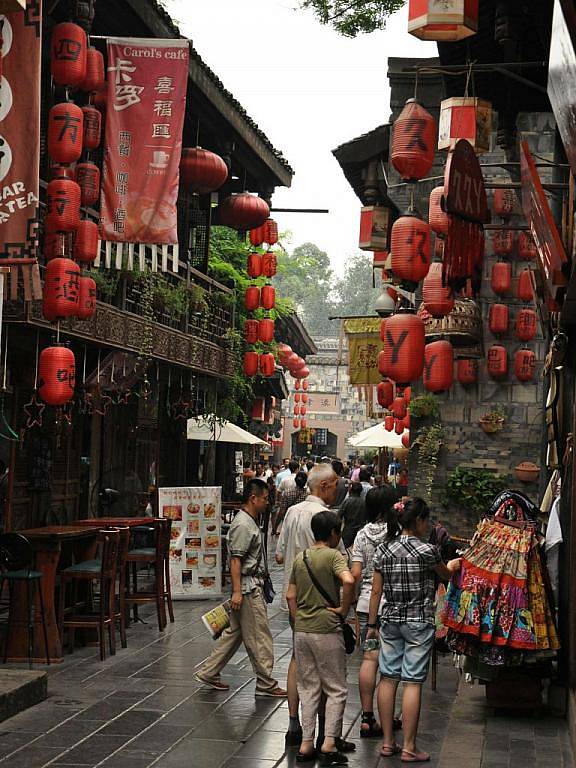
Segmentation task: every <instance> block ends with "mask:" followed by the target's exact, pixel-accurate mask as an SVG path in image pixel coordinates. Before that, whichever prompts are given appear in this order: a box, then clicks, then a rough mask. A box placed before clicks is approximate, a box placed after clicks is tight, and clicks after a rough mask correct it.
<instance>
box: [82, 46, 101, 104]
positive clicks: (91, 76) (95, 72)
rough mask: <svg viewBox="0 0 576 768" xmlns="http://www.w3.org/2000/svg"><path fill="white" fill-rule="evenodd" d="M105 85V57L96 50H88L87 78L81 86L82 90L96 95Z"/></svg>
mask: <svg viewBox="0 0 576 768" xmlns="http://www.w3.org/2000/svg"><path fill="white" fill-rule="evenodd" d="M105 84H106V75H105V72H104V56H102V54H101V53H100V51H99V50H97V49H96V48H88V50H87V51H86V76H85V77H84V80H82V83H81V84H80V90H81V91H85V92H86V93H94V92H95V91H99V90H101V89H102V88H104V86H105Z"/></svg>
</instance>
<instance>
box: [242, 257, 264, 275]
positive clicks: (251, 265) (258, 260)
mask: <svg viewBox="0 0 576 768" xmlns="http://www.w3.org/2000/svg"><path fill="white" fill-rule="evenodd" d="M246 272H247V273H248V277H250V278H252V280H255V279H256V278H257V277H260V275H261V274H262V256H260V254H259V253H250V254H249V255H248V260H247V262H246Z"/></svg>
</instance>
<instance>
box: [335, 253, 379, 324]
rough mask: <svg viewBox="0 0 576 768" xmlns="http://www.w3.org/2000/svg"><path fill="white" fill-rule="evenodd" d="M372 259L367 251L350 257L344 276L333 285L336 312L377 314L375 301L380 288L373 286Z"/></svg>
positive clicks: (341, 313)
mask: <svg viewBox="0 0 576 768" xmlns="http://www.w3.org/2000/svg"><path fill="white" fill-rule="evenodd" d="M372 260H373V257H372V254H371V253H366V251H357V252H356V253H354V254H352V256H349V257H348V260H347V262H346V268H345V270H344V275H343V277H341V278H338V279H336V280H335V282H334V285H333V294H334V298H335V302H334V309H335V314H337V315H375V313H374V303H375V301H376V299H377V298H378V296H379V294H380V290H379V289H378V288H373V287H372V280H373V270H372Z"/></svg>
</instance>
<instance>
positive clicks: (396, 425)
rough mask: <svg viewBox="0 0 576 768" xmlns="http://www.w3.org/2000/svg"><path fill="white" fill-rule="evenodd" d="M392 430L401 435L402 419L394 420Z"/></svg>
mask: <svg viewBox="0 0 576 768" xmlns="http://www.w3.org/2000/svg"><path fill="white" fill-rule="evenodd" d="M394 432H396V434H397V435H402V434H403V433H404V419H395V420H394Z"/></svg>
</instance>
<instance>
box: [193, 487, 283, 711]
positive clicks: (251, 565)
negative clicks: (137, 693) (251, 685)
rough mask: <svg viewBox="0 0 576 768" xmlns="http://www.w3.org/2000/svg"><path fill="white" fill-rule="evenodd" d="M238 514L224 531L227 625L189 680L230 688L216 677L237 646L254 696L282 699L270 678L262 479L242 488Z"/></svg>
mask: <svg viewBox="0 0 576 768" xmlns="http://www.w3.org/2000/svg"><path fill="white" fill-rule="evenodd" d="M243 502H244V509H241V510H240V511H239V512H238V514H237V515H236V517H235V518H234V520H233V521H232V524H231V526H230V530H229V531H228V551H229V553H230V575H231V579H232V597H231V598H230V607H231V609H232V610H231V613H230V626H229V627H227V628H226V629H225V630H224V632H223V633H222V635H221V637H220V639H219V640H218V643H217V645H216V647H215V648H214V650H213V651H212V653H211V655H210V656H209V657H208V658H207V659H206V660H205V661H203V662H202V664H200V666H199V667H198V668H197V669H196V673H195V675H194V677H195V678H196V680H198V681H199V682H201V683H204V685H208V686H210V687H211V688H215V689H216V690H217V691H227V690H228V689H229V688H230V686H229V685H228V684H227V683H224V682H222V680H221V679H220V673H221V671H222V670H223V669H224V667H225V666H226V664H228V662H229V661H230V659H231V658H232V656H234V654H235V653H236V651H237V650H238V648H239V647H240V645H241V644H242V643H244V645H245V647H246V651H247V653H248V657H249V658H250V662H251V664H252V669H253V670H254V673H255V675H256V696H271V697H273V698H285V697H286V691H285V690H283V689H282V688H280V687H279V686H278V681H277V680H275V679H274V678H273V677H272V669H273V666H274V647H273V642H272V635H271V634H270V627H269V626H268V615H267V613H266V603H265V601H264V594H263V587H264V582H265V577H266V574H267V572H268V569H267V567H266V566H265V565H264V563H263V558H264V557H265V554H264V551H263V545H262V535H261V532H260V527H259V525H258V518H259V516H260V515H262V514H263V513H264V512H265V511H266V507H267V505H268V486H267V484H266V483H265V482H264V481H263V480H259V479H256V478H254V479H251V480H249V481H248V482H247V483H246V486H245V488H244V496H243Z"/></svg>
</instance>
